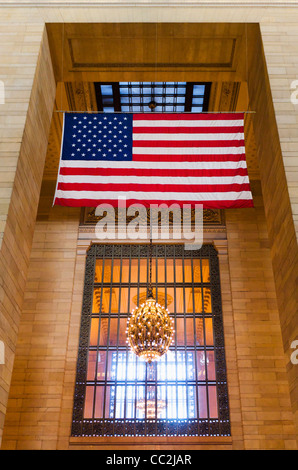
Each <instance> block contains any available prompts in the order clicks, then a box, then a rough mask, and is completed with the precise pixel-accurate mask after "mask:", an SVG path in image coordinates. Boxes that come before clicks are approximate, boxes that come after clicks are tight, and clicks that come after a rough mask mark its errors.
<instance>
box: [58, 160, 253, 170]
mask: <svg viewBox="0 0 298 470" xmlns="http://www.w3.org/2000/svg"><path fill="white" fill-rule="evenodd" d="M60 167H61V168H110V169H113V168H122V169H125V168H129V169H136V170H138V169H150V170H164V169H166V170H168V169H169V168H171V169H172V170H225V169H230V168H232V169H238V168H246V161H245V160H240V161H239V162H133V161H128V162H122V161H116V162H114V161H103V160H61V166H60Z"/></svg>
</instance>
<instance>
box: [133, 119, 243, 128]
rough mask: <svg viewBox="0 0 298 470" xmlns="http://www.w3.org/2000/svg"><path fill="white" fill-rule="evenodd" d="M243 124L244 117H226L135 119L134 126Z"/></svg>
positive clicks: (218, 125)
mask: <svg viewBox="0 0 298 470" xmlns="http://www.w3.org/2000/svg"><path fill="white" fill-rule="evenodd" d="M240 126H243V119H240V120H236V119H235V120H234V119H231V120H230V119H224V120H222V121H220V120H217V119H215V120H207V121H203V120H193V119H191V120H182V119H181V120H180V121H175V120H174V121H170V120H167V119H165V120H156V121H153V120H152V121H151V120H144V121H139V120H136V119H134V120H133V127H240Z"/></svg>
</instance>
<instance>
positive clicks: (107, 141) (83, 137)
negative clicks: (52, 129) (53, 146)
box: [62, 113, 132, 161]
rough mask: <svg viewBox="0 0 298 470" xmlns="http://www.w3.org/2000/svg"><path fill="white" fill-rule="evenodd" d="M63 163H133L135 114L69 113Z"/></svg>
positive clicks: (65, 130) (65, 128) (65, 126)
mask: <svg viewBox="0 0 298 470" xmlns="http://www.w3.org/2000/svg"><path fill="white" fill-rule="evenodd" d="M62 160H118V161H129V160H132V115H131V114H118V115H117V114H113V115H110V116H107V115H106V114H96V115H95V114H89V115H88V114H85V115H82V114H79V113H74V114H68V119H66V120H65V123H64V139H63V147H62Z"/></svg>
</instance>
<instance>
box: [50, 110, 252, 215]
mask: <svg viewBox="0 0 298 470" xmlns="http://www.w3.org/2000/svg"><path fill="white" fill-rule="evenodd" d="M119 196H121V197H123V198H126V201H127V204H129V203H136V202H139V203H140V202H141V203H143V204H145V205H146V206H149V205H150V204H151V203H152V204H153V203H158V204H161V203H162V202H166V203H168V205H171V204H172V203H178V204H180V205H183V204H185V203H187V204H199V203H201V204H203V206H204V207H205V208H231V207H252V206H253V201H252V195H251V191H250V184H249V178H248V173H247V166H246V157H245V140H244V115H243V113H236V114H234V113H233V114H229V113H225V114H194V113H190V114H158V113H148V114H136V115H129V114H112V113H109V114H97V115H92V116H90V115H88V114H84V113H82V114H81V113H74V114H66V115H65V116H64V137H63V142H62V147H61V159H60V166H59V173H58V179H57V187H56V193H55V200H54V203H55V204H60V205H68V206H76V207H77V206H84V205H86V206H89V207H93V206H97V205H98V204H100V203H102V202H109V203H111V204H113V205H117V201H118V197H119Z"/></svg>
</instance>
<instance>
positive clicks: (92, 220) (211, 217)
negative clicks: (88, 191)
mask: <svg viewBox="0 0 298 470" xmlns="http://www.w3.org/2000/svg"><path fill="white" fill-rule="evenodd" d="M146 211H147V225H148V227H149V226H150V209H148V208H147V209H146ZM187 215H188V214H187V213H186V214H184V217H185V216H187ZM182 216H183V214H182ZM103 217H104V215H102V216H96V215H95V207H83V208H82V212H81V222H80V225H81V226H89V227H92V226H95V225H96V224H97V222H99V221H100V220H101V219H102V218H103ZM138 217H139V220H140V222H141V223H144V222H145V221H143V220H142V213H140V214H139V216H138ZM133 219H134V216H127V217H126V224H128V223H129V222H131V221H132V220H133ZM182 222H183V218H182V220H181V223H182ZM115 223H116V225H117V224H118V209H117V208H115ZM185 223H186V224H187V223H189V221H188V220H185ZM203 223H204V225H210V226H222V227H224V225H225V219H224V211H223V210H220V209H204V210H203ZM160 224H161V215H160V214H159V217H158V225H159V226H160ZM194 225H195V209H191V226H192V227H194ZM172 226H173V214H172V213H171V212H170V213H169V227H172Z"/></svg>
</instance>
